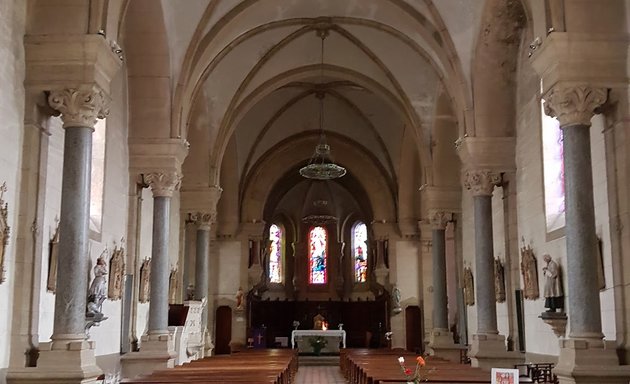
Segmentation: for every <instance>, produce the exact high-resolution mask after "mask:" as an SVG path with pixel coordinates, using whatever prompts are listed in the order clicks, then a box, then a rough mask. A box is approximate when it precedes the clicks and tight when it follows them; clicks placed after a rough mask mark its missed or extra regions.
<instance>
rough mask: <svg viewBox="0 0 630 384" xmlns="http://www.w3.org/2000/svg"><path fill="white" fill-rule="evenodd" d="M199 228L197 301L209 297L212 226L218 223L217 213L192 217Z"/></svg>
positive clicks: (196, 261)
mask: <svg viewBox="0 0 630 384" xmlns="http://www.w3.org/2000/svg"><path fill="white" fill-rule="evenodd" d="M192 219H193V220H194V221H195V225H196V226H197V247H196V257H195V300H201V299H203V298H205V297H208V257H209V255H208V252H209V248H208V245H209V240H210V226H211V225H212V223H213V222H214V221H216V213H214V214H210V213H205V212H197V213H195V214H193V215H192Z"/></svg>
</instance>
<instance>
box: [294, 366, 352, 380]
mask: <svg viewBox="0 0 630 384" xmlns="http://www.w3.org/2000/svg"><path fill="white" fill-rule="evenodd" d="M295 383H296V384H337V383H343V384H345V383H346V380H345V379H344V378H343V376H342V375H341V370H339V366H338V365H336V366H333V365H326V366H321V365H320V366H317V365H313V366H300V368H299V369H298V372H297V375H296V377H295Z"/></svg>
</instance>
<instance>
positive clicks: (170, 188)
mask: <svg viewBox="0 0 630 384" xmlns="http://www.w3.org/2000/svg"><path fill="white" fill-rule="evenodd" d="M144 181H145V182H146V183H147V184H149V186H150V187H151V190H152V191H153V197H173V192H175V191H176V190H177V189H178V188H179V185H180V183H181V181H182V176H181V175H180V174H179V173H177V172H151V173H147V174H145V175H144Z"/></svg>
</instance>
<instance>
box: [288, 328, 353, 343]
mask: <svg viewBox="0 0 630 384" xmlns="http://www.w3.org/2000/svg"><path fill="white" fill-rule="evenodd" d="M304 336H323V337H336V338H338V339H340V340H341V344H342V346H343V348H345V347H346V331H344V330H340V331H338V330H333V329H330V330H326V331H323V330H319V329H296V330H294V331H292V332H291V347H292V348H295V342H296V340H297V339H298V338H302V337H304Z"/></svg>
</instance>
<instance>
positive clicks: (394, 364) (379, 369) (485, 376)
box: [340, 349, 490, 384]
mask: <svg viewBox="0 0 630 384" xmlns="http://www.w3.org/2000/svg"><path fill="white" fill-rule="evenodd" d="M400 356H402V357H404V358H405V361H406V362H407V367H408V368H409V369H412V370H413V369H415V366H416V357H417V355H416V354H412V353H410V352H407V351H401V350H398V351H397V350H365V349H363V350H343V351H342V353H341V363H340V364H341V367H342V372H343V374H344V376H345V378H346V379H347V380H348V381H349V382H350V383H353V384H378V383H406V382H407V380H406V377H405V375H404V374H403V372H402V369H401V368H400V365H399V363H398V357H400ZM422 372H423V375H424V376H425V377H426V378H427V382H428V383H490V373H489V372H484V371H482V370H481V369H479V368H472V367H470V366H469V365H464V364H458V363H453V362H450V361H446V360H442V359H439V358H435V357H428V358H426V366H425V367H423V368H422Z"/></svg>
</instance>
